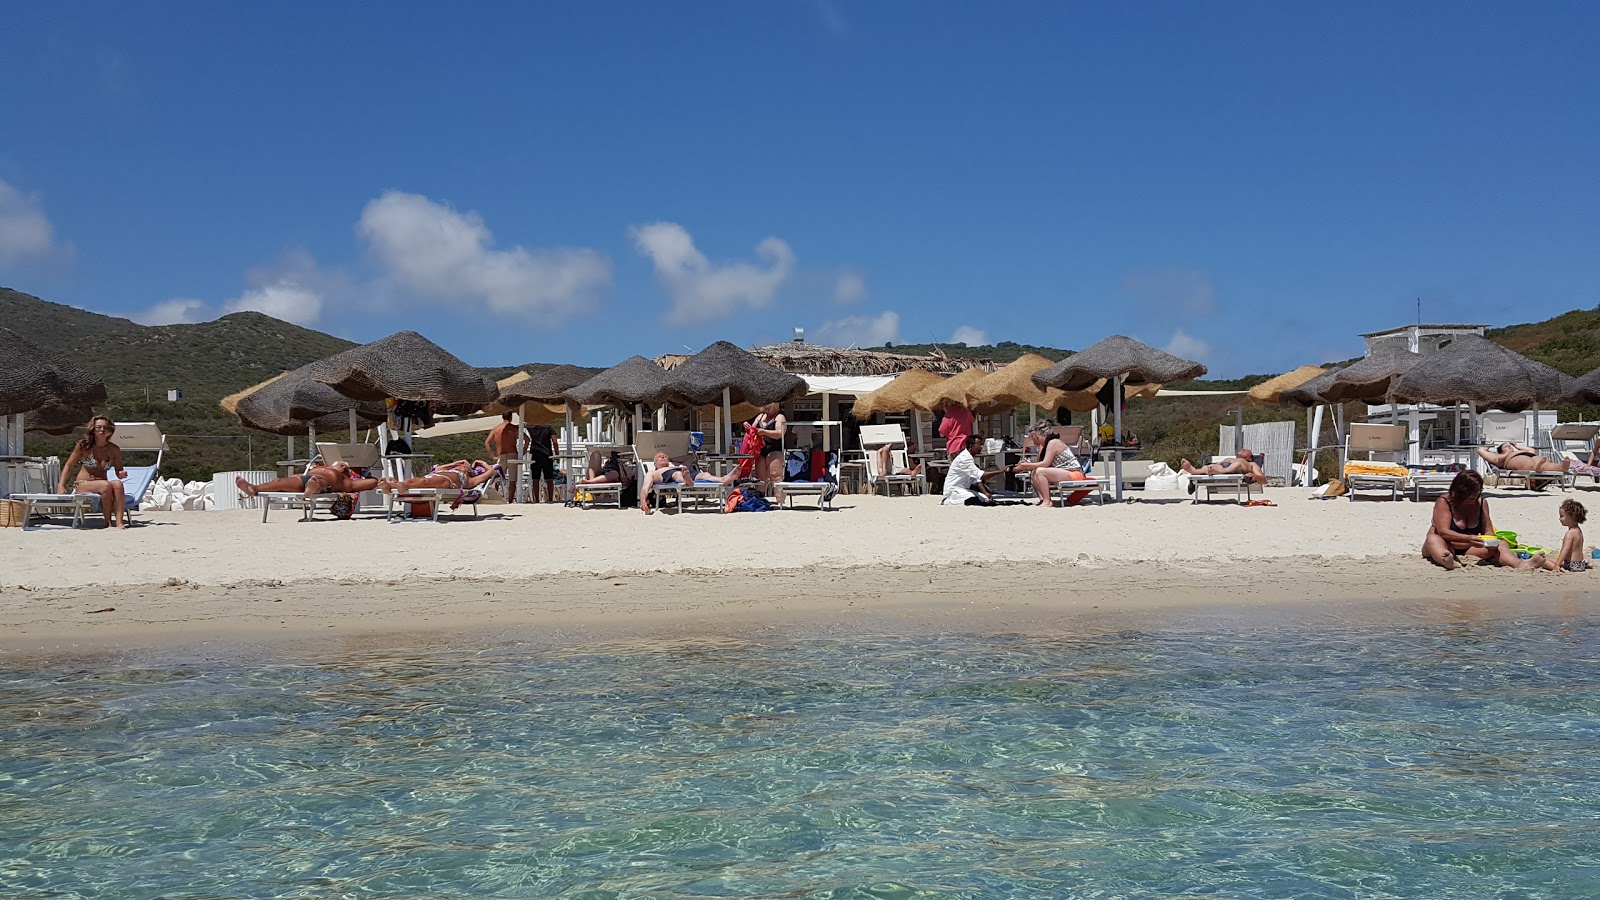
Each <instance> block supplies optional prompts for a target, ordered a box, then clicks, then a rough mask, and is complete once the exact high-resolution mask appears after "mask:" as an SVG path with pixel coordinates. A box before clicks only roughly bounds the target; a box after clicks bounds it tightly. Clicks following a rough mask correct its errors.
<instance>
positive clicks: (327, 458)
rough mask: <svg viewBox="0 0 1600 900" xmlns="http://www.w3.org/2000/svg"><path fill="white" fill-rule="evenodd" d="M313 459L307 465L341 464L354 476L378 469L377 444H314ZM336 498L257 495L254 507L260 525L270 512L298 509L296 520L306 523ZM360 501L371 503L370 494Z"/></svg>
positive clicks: (290, 493)
mask: <svg viewBox="0 0 1600 900" xmlns="http://www.w3.org/2000/svg"><path fill="white" fill-rule="evenodd" d="M316 449H317V452H316V455H315V456H314V457H313V458H312V460H311V463H310V464H308V465H311V464H321V465H325V466H331V465H333V464H334V463H337V462H342V463H345V464H346V465H348V466H349V467H350V468H351V470H352V471H354V472H356V473H358V474H367V473H371V472H373V471H374V470H377V469H379V466H380V459H379V457H380V455H381V454H380V453H379V452H378V445H377V444H333V443H323V442H320V441H319V442H318V443H317V448H316ZM338 497H339V494H337V493H330V494H312V495H311V496H309V497H307V496H306V495H305V494H304V493H303V492H300V491H260V492H258V493H257V494H256V497H255V499H256V503H257V504H259V505H260V506H261V521H262V522H263V523H264V522H266V521H267V516H268V515H269V514H270V513H271V512H272V511H273V510H274V509H298V510H300V519H301V521H303V522H309V521H311V520H312V519H313V518H315V517H316V511H317V510H319V509H327V508H329V507H330V506H332V505H333V502H334V500H336V499H337V498H338ZM361 499H362V500H363V501H367V502H372V500H373V495H372V492H370V491H369V492H368V493H367V494H364V495H362V498H361Z"/></svg>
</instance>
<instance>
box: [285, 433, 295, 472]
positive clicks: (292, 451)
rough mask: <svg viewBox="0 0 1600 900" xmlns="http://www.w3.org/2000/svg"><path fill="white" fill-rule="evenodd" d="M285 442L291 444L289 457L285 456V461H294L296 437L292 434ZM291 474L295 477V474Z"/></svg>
mask: <svg viewBox="0 0 1600 900" xmlns="http://www.w3.org/2000/svg"><path fill="white" fill-rule="evenodd" d="M285 440H287V441H288V442H289V455H288V456H285V457H284V459H285V460H293V459H294V435H292V434H291V435H289V436H288V437H287V438H285ZM289 474H291V475H293V474H294V472H293V471H292V470H291V471H290V473H289Z"/></svg>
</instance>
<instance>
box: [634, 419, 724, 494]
mask: <svg viewBox="0 0 1600 900" xmlns="http://www.w3.org/2000/svg"><path fill="white" fill-rule="evenodd" d="M689 434H690V433H689V432H687V431H641V432H639V433H638V434H637V435H635V443H634V445H633V457H634V459H635V460H637V461H638V475H637V477H638V479H639V490H640V491H641V492H642V491H643V490H644V482H645V476H646V475H649V474H650V473H651V472H653V471H655V459H656V454H657V453H665V454H666V455H667V458H668V459H670V460H672V461H673V464H674V465H683V464H685V461H688V460H689V459H690V457H691V456H692V454H691V452H690V450H689ZM731 490H732V489H731V488H730V487H729V486H728V485H725V484H722V483H720V482H695V483H694V484H684V483H682V482H678V481H674V482H671V483H669V484H657V485H654V486H652V487H651V488H650V498H651V502H652V504H653V505H660V504H656V503H655V501H656V500H657V499H660V498H667V497H670V498H673V499H675V500H676V501H677V507H678V511H679V512H683V501H684V499H685V498H687V499H688V500H689V501H690V502H691V504H693V505H699V504H701V503H704V502H706V501H711V502H713V503H715V504H716V508H717V512H727V507H728V493H729V492H730V491H731Z"/></svg>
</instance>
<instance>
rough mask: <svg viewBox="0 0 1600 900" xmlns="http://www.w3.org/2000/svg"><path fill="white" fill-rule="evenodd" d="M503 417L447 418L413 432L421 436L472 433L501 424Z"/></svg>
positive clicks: (433, 436) (432, 436) (434, 436)
mask: <svg viewBox="0 0 1600 900" xmlns="http://www.w3.org/2000/svg"><path fill="white" fill-rule="evenodd" d="M502 421H504V420H503V419H501V418H500V417H499V416H475V417H473V418H469V419H445V420H444V421H442V422H436V423H434V426H433V427H432V428H423V429H421V430H420V431H415V432H412V433H413V434H414V435H415V436H416V437H419V438H436V437H445V436H446V435H451V434H472V433H473V432H475V431H488V430H489V429H491V428H493V427H495V426H496V425H499V424H500V423H501V422H502Z"/></svg>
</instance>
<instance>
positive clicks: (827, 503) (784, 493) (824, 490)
mask: <svg viewBox="0 0 1600 900" xmlns="http://www.w3.org/2000/svg"><path fill="white" fill-rule="evenodd" d="M796 454H799V455H802V456H803V459H802V460H800V465H802V466H810V464H811V452H810V451H807V450H790V451H788V452H787V453H785V454H784V461H783V462H784V471H785V473H786V474H787V473H788V471H789V470H790V469H792V468H793V466H792V463H794V462H795V459H794V456H795V455H796ZM827 456H828V457H829V459H830V460H831V461H830V462H828V464H827V473H826V474H825V475H824V476H823V478H822V480H821V481H790V480H788V479H787V478H785V479H784V480H783V481H780V482H778V483H777V484H776V485H774V486H773V487H774V489H775V490H777V492H778V501H779V503H780V504H786V505H787V506H788V507H789V508H790V509H794V498H796V497H815V498H817V509H821V510H831V509H833V497H834V495H835V494H837V493H839V455H838V454H837V453H833V452H829V453H828V454H827Z"/></svg>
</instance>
